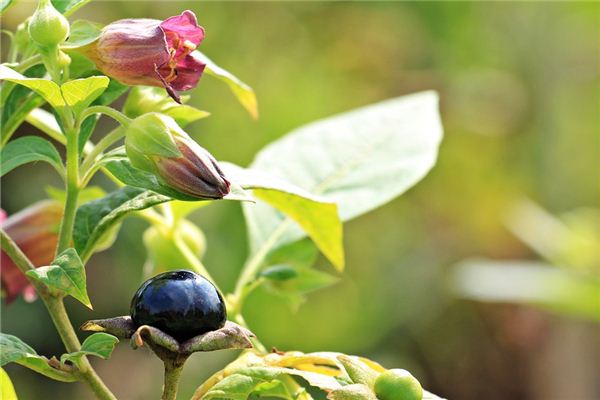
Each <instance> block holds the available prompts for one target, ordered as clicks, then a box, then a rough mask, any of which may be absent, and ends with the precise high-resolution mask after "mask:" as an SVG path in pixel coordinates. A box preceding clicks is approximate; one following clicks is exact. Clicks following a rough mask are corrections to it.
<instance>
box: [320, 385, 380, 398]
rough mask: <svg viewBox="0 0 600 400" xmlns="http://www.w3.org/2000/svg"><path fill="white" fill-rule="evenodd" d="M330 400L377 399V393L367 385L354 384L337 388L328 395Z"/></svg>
mask: <svg viewBox="0 0 600 400" xmlns="http://www.w3.org/2000/svg"><path fill="white" fill-rule="evenodd" d="M327 398H328V399H329V400H377V396H375V393H373V391H372V390H371V389H370V388H369V386H367V385H363V384H360V383H358V384H352V385H347V386H344V387H342V388H339V389H336V390H334V391H332V392H331V393H329V395H328V396H327Z"/></svg>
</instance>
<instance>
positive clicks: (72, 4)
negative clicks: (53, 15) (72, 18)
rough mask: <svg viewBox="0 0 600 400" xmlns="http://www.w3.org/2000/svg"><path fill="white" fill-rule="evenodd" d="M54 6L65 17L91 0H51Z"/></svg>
mask: <svg viewBox="0 0 600 400" xmlns="http://www.w3.org/2000/svg"><path fill="white" fill-rule="evenodd" d="M51 1H52V4H53V5H54V8H56V9H57V10H58V11H59V12H60V13H62V14H64V15H65V16H66V17H68V16H69V15H71V14H73V13H74V12H75V11H77V10H79V9H80V8H81V7H83V6H84V5H86V4H87V3H89V2H90V1H92V0H51Z"/></svg>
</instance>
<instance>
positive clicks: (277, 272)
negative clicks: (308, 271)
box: [260, 265, 298, 281]
mask: <svg viewBox="0 0 600 400" xmlns="http://www.w3.org/2000/svg"><path fill="white" fill-rule="evenodd" d="M260 276H262V277H263V278H267V279H270V280H272V281H287V280H288V279H292V278H296V277H297V276H298V271H296V270H295V269H294V268H292V267H288V266H287V265H274V266H272V267H269V268H265V269H264V270H263V271H262V272H261V273H260Z"/></svg>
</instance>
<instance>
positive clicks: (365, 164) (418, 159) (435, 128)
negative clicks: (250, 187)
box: [244, 92, 442, 252]
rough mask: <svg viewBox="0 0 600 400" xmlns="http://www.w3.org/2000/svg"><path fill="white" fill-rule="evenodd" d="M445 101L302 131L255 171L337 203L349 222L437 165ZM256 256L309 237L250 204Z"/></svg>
mask: <svg viewBox="0 0 600 400" xmlns="http://www.w3.org/2000/svg"><path fill="white" fill-rule="evenodd" d="M437 103H438V97H437V95H436V94H435V93H433V92H424V93H419V94H415V95H410V96H406V97H401V98H397V99H392V100H387V101H384V102H381V103H378V104H374V105H371V106H367V107H363V108H360V109H357V110H354V111H350V112H347V113H344V114H341V115H338V116H334V117H331V118H327V119H324V120H321V121H317V122H315V123H312V124H309V125H306V126H304V127H301V128H299V129H297V130H295V131H293V132H291V133H290V134H288V135H286V136H284V137H283V138H281V139H279V140H277V141H275V142H274V143H271V144H270V145H268V146H267V147H265V148H264V149H263V150H261V151H260V152H259V153H258V155H257V156H256V158H255V160H254V162H253V163H252V164H251V168H252V169H257V170H260V171H265V172H268V173H270V174H272V175H275V176H278V177H280V178H282V179H285V180H286V181H289V182H290V183H292V184H294V185H296V186H298V187H300V188H302V189H304V190H306V191H308V192H310V193H312V194H314V195H318V196H320V197H322V198H324V199H326V200H328V201H332V202H335V203H337V205H338V211H339V215H340V217H341V219H342V220H343V221H347V220H349V219H352V218H354V217H357V216H359V215H361V214H364V213H366V212H368V211H370V210H373V209H375V208H377V207H379V206H381V205H383V204H385V203H387V202H389V201H390V200H392V199H394V198H395V197H397V196H398V195H400V194H402V193H403V192H405V191H406V190H407V189H409V188H410V187H411V186H413V185H414V184H415V183H417V182H418V181H419V180H421V179H422V178H423V177H424V176H425V175H426V174H427V172H428V171H429V170H430V169H431V168H432V166H433V165H434V164H435V161H436V157H437V151H438V146H439V143H440V140H441V138H442V127H441V123H440V118H439V114H438V105H437ZM244 213H245V215H246V219H247V222H248V230H249V235H250V242H251V250H252V252H257V251H258V250H259V249H261V247H262V246H263V245H265V243H266V244H270V243H272V242H273V241H274V239H277V240H276V241H275V242H276V243H275V246H274V247H275V248H277V247H280V246H282V245H285V244H287V243H291V242H294V241H296V240H298V239H300V238H302V237H303V236H304V235H305V233H304V232H303V231H302V230H301V229H299V228H298V227H296V226H290V227H289V228H287V229H285V230H284V231H282V228H281V227H282V224H286V223H287V222H286V216H284V215H282V214H281V213H280V212H278V211H277V210H275V209H274V208H273V207H271V206H269V205H266V204H261V203H259V204H256V205H244Z"/></svg>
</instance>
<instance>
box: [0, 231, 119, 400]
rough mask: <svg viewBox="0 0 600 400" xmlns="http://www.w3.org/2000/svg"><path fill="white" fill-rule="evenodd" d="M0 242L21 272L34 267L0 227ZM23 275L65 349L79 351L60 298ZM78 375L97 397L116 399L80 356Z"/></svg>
mask: <svg viewBox="0 0 600 400" xmlns="http://www.w3.org/2000/svg"><path fill="white" fill-rule="evenodd" d="M0 244H1V247H2V250H3V251H4V252H5V253H6V254H7V255H8V256H9V257H10V259H11V260H13V262H14V263H15V265H16V266H17V267H18V268H19V269H20V270H21V272H23V273H24V274H25V273H26V272H27V271H29V270H32V269H34V268H35V267H34V266H33V264H32V263H31V261H30V260H29V259H28V258H27V256H26V255H25V254H24V253H23V252H22V251H21V249H20V248H19V247H18V246H17V244H16V243H15V242H14V241H13V240H12V239H11V238H10V237H9V236H8V235H7V234H6V232H4V230H2V229H0ZM25 276H26V277H27V279H28V280H29V281H30V282H31V284H32V285H33V287H34V288H35V290H36V291H37V293H38V294H39V296H40V298H41V299H42V301H43V302H44V305H45V306H46V308H47V309H48V313H49V314H50V317H51V318H52V322H53V323H54V326H55V327H56V330H57V332H58V334H59V335H60V338H61V340H62V341H63V343H64V345H65V348H66V349H67V351H68V352H75V351H79V349H80V348H81V344H80V343H79V339H78V338H77V334H76V333H75V330H74V329H73V325H71V321H70V320H69V316H68V314H67V311H66V310H65V305H64V303H63V300H62V298H60V297H54V296H52V295H51V294H50V293H49V291H48V289H47V288H46V286H44V285H43V284H41V283H40V282H38V281H36V280H34V279H32V278H30V277H29V276H28V275H25ZM79 376H80V377H81V379H83V380H84V381H85V382H86V383H87V384H88V385H89V386H90V388H91V389H92V390H93V391H94V393H95V394H96V396H97V397H98V398H99V399H102V400H116V397H115V396H114V395H113V394H112V393H111V392H110V390H109V389H108V388H107V387H106V385H105V384H104V383H103V382H102V380H101V379H100V378H99V377H98V375H97V374H96V372H95V371H94V369H93V368H92V366H91V365H90V363H89V361H88V360H87V359H86V358H85V357H82V359H81V369H80V370H79Z"/></svg>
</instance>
